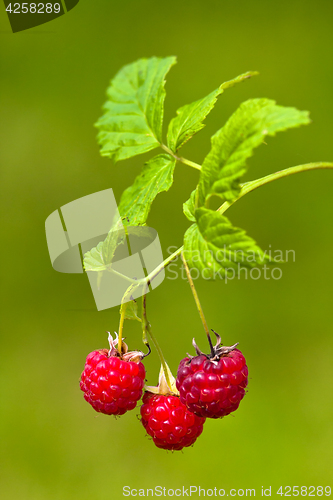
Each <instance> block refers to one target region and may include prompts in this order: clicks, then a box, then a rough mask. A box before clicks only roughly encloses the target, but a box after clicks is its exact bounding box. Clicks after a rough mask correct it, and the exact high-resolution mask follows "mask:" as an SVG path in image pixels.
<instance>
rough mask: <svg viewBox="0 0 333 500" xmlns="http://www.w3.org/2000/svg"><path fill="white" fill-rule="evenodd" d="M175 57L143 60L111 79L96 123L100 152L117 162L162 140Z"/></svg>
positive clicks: (151, 147)
mask: <svg viewBox="0 0 333 500" xmlns="http://www.w3.org/2000/svg"><path fill="white" fill-rule="evenodd" d="M175 63H176V58H175V57H166V58H164V59H160V58H157V57H152V58H150V59H140V60H138V61H136V62H134V63H132V64H129V65H127V66H125V67H123V68H122V69H121V70H120V71H119V73H118V74H117V75H116V76H115V77H114V78H113V80H111V83H110V86H109V88H108V90H107V97H108V100H107V101H106V103H105V104H104V111H105V113H104V115H103V116H102V117H101V118H100V119H99V120H98V122H97V123H96V127H97V128H99V134H98V142H99V144H100V145H101V155H102V156H108V157H109V158H112V159H113V160H114V161H115V162H116V161H118V160H124V159H126V158H131V157H132V156H135V155H138V154H141V153H145V152H147V151H150V150H151V149H154V148H156V147H158V146H159V145H160V142H161V140H162V122H163V104H164V98H165V90H164V84H165V75H166V74H167V72H168V71H169V69H170V68H171V66H172V65H173V64H175Z"/></svg>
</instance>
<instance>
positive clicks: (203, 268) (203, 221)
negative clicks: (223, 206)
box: [183, 208, 271, 279]
mask: <svg viewBox="0 0 333 500" xmlns="http://www.w3.org/2000/svg"><path fill="white" fill-rule="evenodd" d="M195 217H196V221H197V222H196V224H192V226H190V227H189V229H188V230H187V231H186V233H185V237H184V251H183V253H184V257H185V259H186V261H187V262H188V265H189V267H190V268H196V269H198V270H199V271H200V272H201V275H202V276H203V278H205V279H216V278H222V279H223V278H224V277H225V276H228V275H230V274H233V275H235V272H236V271H238V272H239V268H243V267H245V268H252V267H256V266H258V265H263V264H266V263H269V262H271V260H270V258H269V256H268V255H267V254H266V253H265V252H263V251H262V250H261V249H260V248H259V247H258V246H257V244H256V242H255V241H254V240H253V239H252V238H251V237H250V236H247V234H246V232H245V231H244V230H243V229H239V228H237V227H234V226H233V225H232V224H231V222H230V221H229V220H228V219H227V218H226V217H224V216H223V215H220V214H219V213H218V212H214V211H213V210H209V209H207V208H199V209H197V210H196V211H195Z"/></svg>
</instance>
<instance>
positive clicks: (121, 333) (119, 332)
mask: <svg viewBox="0 0 333 500" xmlns="http://www.w3.org/2000/svg"><path fill="white" fill-rule="evenodd" d="M125 313H126V307H122V308H121V314H120V321H119V331H118V351H119V354H120V355H121V352H122V343H123V326H124V320H125Z"/></svg>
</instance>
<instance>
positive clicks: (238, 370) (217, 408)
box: [176, 332, 248, 418]
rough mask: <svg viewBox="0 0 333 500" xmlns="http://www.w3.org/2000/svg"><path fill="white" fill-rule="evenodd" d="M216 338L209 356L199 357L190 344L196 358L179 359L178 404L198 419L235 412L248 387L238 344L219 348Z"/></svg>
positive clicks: (243, 359) (223, 415)
mask: <svg viewBox="0 0 333 500" xmlns="http://www.w3.org/2000/svg"><path fill="white" fill-rule="evenodd" d="M214 333H215V332H214ZM216 335H217V334H216ZM217 337H218V342H217V344H216V346H215V347H212V353H211V354H210V355H205V354H202V352H201V351H200V350H199V349H198V348H197V346H196V345H195V342H194V340H193V345H194V346H195V348H196V351H197V354H198V356H195V357H192V356H189V357H188V358H184V359H182V361H181V362H180V364H179V367H178V372H177V380H176V386H177V389H178V390H179V393H180V401H181V402H182V403H183V404H185V405H186V406H187V408H188V409H189V410H190V411H192V412H193V413H195V414H196V415H198V416H200V417H210V418H220V417H225V416H226V415H229V413H231V412H233V411H235V410H237V408H238V406H239V403H240V401H241V400H242V399H243V397H244V395H245V388H246V386H247V383H248V379H247V376H248V369H247V366H246V361H245V358H244V356H243V354H242V353H241V351H240V350H239V349H236V348H235V347H236V345H237V344H235V345H234V346H232V347H221V338H220V337H219V336H218V335H217Z"/></svg>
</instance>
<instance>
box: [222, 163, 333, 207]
mask: <svg viewBox="0 0 333 500" xmlns="http://www.w3.org/2000/svg"><path fill="white" fill-rule="evenodd" d="M329 168H333V163H328V162H320V163H306V164H304V165H298V166H297V167H290V168H286V169H284V170H279V171H278V172H274V174H269V175H266V176H265V177H261V178H260V179H255V180H254V181H250V182H246V183H244V184H241V186H242V189H241V192H240V193H239V196H238V198H236V199H235V200H234V201H233V202H231V203H229V202H227V201H226V202H224V203H223V204H222V205H221V206H220V207H219V208H218V209H217V211H218V212H220V213H221V214H223V213H224V212H225V211H226V210H228V208H229V207H231V205H233V204H234V203H236V201H238V200H239V199H240V198H242V197H243V196H245V195H246V194H248V193H250V192H251V191H254V190H255V189H257V188H258V187H261V186H264V185H265V184H268V183H269V182H273V181H276V180H278V179H282V178H283V177H288V176H289V175H293V174H298V173H301V172H306V171H307V170H316V169H329Z"/></svg>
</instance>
